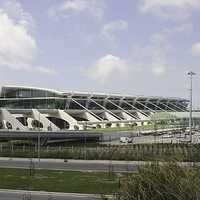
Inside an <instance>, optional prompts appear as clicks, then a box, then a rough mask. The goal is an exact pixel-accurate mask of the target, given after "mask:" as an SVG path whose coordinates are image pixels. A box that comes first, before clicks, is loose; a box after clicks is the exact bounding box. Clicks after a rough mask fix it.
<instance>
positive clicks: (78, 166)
mask: <svg viewBox="0 0 200 200" xmlns="http://www.w3.org/2000/svg"><path fill="white" fill-rule="evenodd" d="M32 161H33V163H34V167H35V169H37V168H40V169H48V170H68V171H102V172H103V171H105V172H106V171H108V170H110V169H111V167H112V170H113V171H115V172H127V171H128V172H130V171H136V170H137V166H138V162H137V161H136V162H134V161H109V160H107V161H95V160H94V161H91V160H90V161H87V160H86V161H85V160H67V161H66V162H64V160H62V159H58V160H56V159H40V163H39V162H38V159H33V160H32ZM30 166H32V165H31V160H30V159H26V158H0V168H30Z"/></svg>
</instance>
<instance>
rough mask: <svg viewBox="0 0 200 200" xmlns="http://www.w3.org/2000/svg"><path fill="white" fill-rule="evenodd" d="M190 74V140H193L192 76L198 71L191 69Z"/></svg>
mask: <svg viewBox="0 0 200 200" xmlns="http://www.w3.org/2000/svg"><path fill="white" fill-rule="evenodd" d="M188 75H189V76H190V117H189V128H190V142H192V85H193V84H192V78H193V76H194V75H196V73H194V72H192V71H190V72H188Z"/></svg>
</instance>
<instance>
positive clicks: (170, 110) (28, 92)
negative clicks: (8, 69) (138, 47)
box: [0, 86, 188, 131]
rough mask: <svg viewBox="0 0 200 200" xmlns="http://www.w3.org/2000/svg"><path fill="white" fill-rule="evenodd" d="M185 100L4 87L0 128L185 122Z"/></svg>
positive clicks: (21, 128)
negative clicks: (176, 120)
mask: <svg viewBox="0 0 200 200" xmlns="http://www.w3.org/2000/svg"><path fill="white" fill-rule="evenodd" d="M187 107H188V100H186V99H182V98H164V97H145V96H128V95H127V96H123V95H109V94H100V93H81V92H59V91H56V90H51V89H42V88H37V87H25V86H23V87H19V86H3V87H1V91H0V113H1V114H0V128H1V129H5V128H6V129H13V130H16V129H17V130H30V129H36V128H38V127H40V128H41V129H42V130H49V131H51V130H62V129H68V130H78V129H79V130H82V129H85V128H100V127H101V128H104V127H116V126H119V127H124V126H133V125H135V126H136V125H137V126H140V125H142V124H144V125H145V124H148V123H150V122H151V121H152V120H159V119H160V120H161V119H163V120H164V119H174V118H187V117H188V113H187V112H188V111H187Z"/></svg>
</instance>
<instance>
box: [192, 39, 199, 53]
mask: <svg viewBox="0 0 200 200" xmlns="http://www.w3.org/2000/svg"><path fill="white" fill-rule="evenodd" d="M192 54H193V55H194V56H200V42H197V43H195V44H193V45H192Z"/></svg>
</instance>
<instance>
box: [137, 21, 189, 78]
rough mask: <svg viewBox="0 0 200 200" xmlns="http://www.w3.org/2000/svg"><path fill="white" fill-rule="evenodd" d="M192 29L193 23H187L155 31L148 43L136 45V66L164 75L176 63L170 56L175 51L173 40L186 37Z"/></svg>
mask: <svg viewBox="0 0 200 200" xmlns="http://www.w3.org/2000/svg"><path fill="white" fill-rule="evenodd" d="M192 30H193V26H192V24H188V23H186V24H182V25H180V26H174V27H171V28H164V29H162V30H161V31H160V32H157V33H154V34H153V35H152V36H151V37H150V39H149V42H147V44H146V45H144V46H134V49H133V63H134V66H137V67H139V68H140V69H143V70H150V71H151V73H153V74H154V75H155V76H161V75H164V74H165V73H166V72H167V71H168V70H169V69H170V67H171V66H173V65H174V64H172V63H171V62H170V58H171V57H170V56H171V55H173V53H174V52H175V48H174V46H173V43H172V42H171V40H172V39H174V38H176V37H180V36H181V37H184V36H185V35H186V34H188V33H191V31H192Z"/></svg>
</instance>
